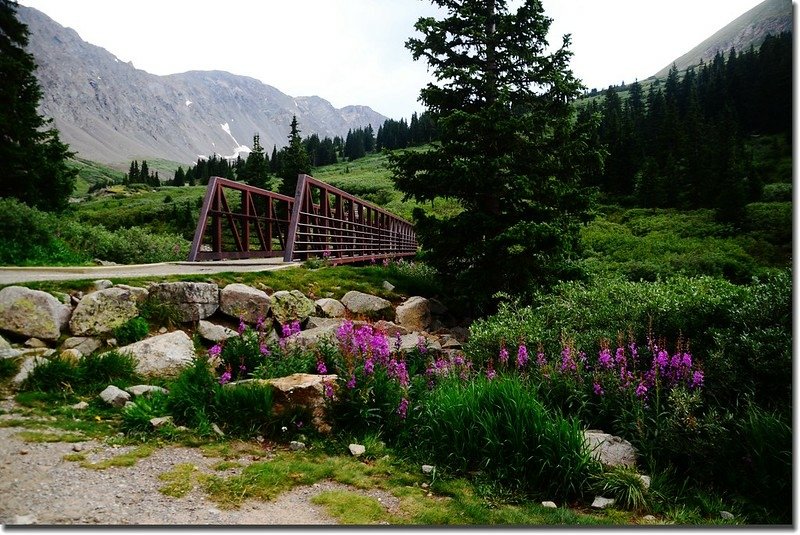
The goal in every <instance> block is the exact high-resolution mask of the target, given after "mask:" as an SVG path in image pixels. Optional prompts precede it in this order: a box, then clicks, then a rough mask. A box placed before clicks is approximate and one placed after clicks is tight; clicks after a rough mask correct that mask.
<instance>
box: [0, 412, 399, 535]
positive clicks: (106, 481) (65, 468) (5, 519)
mask: <svg viewBox="0 0 800 535" xmlns="http://www.w3.org/2000/svg"><path fill="white" fill-rule="evenodd" d="M0 407H2V408H3V409H5V410H6V411H9V410H13V408H14V407H13V402H12V401H10V400H4V401H2V403H0ZM11 417H16V418H18V417H19V415H14V414H8V413H7V414H3V415H2V418H3V419H8V418H11ZM20 431H22V429H21V428H14V427H4V428H0V523H2V524H4V525H6V524H9V525H11V524H36V525H50V526H63V525H69V526H81V525H142V526H144V525H158V526H180V525H212V526H226V525H273V526H275V525H280V526H293V525H315V524H316V525H320V524H336V523H337V522H336V520H335V519H334V518H332V517H331V516H329V515H328V514H327V513H326V512H325V511H324V510H323V508H322V507H320V506H317V505H314V504H312V503H311V498H312V497H314V496H315V495H317V494H319V493H321V492H323V491H328V490H334V489H342V490H349V491H352V492H359V493H362V494H364V495H368V496H371V497H373V498H375V499H379V500H380V501H381V503H383V504H384V505H385V506H386V507H387V508H389V510H393V509H395V508H396V507H397V499H396V498H395V497H393V496H392V495H391V494H388V493H386V492H383V491H379V490H372V491H368V492H365V491H361V490H357V489H355V488H352V487H348V486H346V485H341V484H338V483H335V482H331V481H325V482H320V483H317V484H314V485H311V486H304V487H296V488H294V489H293V490H291V491H289V492H285V493H283V494H281V495H280V496H278V497H277V498H276V499H275V500H274V501H271V502H262V501H256V500H249V501H247V502H245V503H244V504H243V505H242V507H241V508H239V509H234V510H222V509H219V508H218V507H217V506H216V504H215V503H214V502H212V501H210V500H208V499H206V497H205V496H204V495H203V493H202V491H201V490H200V489H197V488H195V489H194V490H192V491H191V492H190V493H189V494H187V495H186V496H184V497H182V498H173V497H170V496H165V495H163V494H161V493H160V492H159V490H158V489H159V488H160V487H162V486H163V485H164V482H163V481H161V480H159V479H158V476H159V474H162V473H164V472H168V471H170V470H171V469H172V468H174V467H175V466H176V465H179V464H184V463H191V464H193V465H195V466H197V467H198V469H199V470H203V471H205V472H208V473H216V474H226V473H224V472H223V473H220V472H214V471H213V470H212V468H211V466H212V465H214V464H216V463H218V462H219V461H220V459H219V458H207V457H203V456H202V455H201V454H200V452H199V451H198V450H196V449H192V448H183V447H171V446H170V447H164V448H161V449H159V450H157V451H156V452H154V453H153V454H152V455H151V456H150V457H147V458H145V459H141V460H139V461H138V462H137V463H136V464H135V465H134V466H132V467H111V468H108V469H105V470H92V469H86V468H82V467H80V466H79V465H78V463H75V462H70V461H65V460H64V459H63V456H64V455H67V454H70V453H74V452H75V451H81V452H82V453H86V454H87V460H90V461H97V460H100V459H103V458H107V457H109V456H116V455H119V454H120V453H122V452H124V451H125V449H124V448H120V447H117V448H114V447H113V446H111V445H108V444H104V443H101V442H97V441H87V442H79V443H65V442H54V443H26V442H24V441H22V440H20V439H19V437H17V436H16V435H17V434H18V433H19V432H20ZM238 462H239V463H240V464H243V465H244V464H246V463H248V462H251V461H249V460H248V459H247V458H242V459H239V460H238ZM233 473H235V470H231V471H230V472H229V473H227V475H230V474H233Z"/></svg>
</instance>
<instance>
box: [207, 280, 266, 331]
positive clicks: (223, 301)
mask: <svg viewBox="0 0 800 535" xmlns="http://www.w3.org/2000/svg"><path fill="white" fill-rule="evenodd" d="M219 308H220V310H222V312H224V313H225V314H227V315H228V316H231V317H233V318H237V319H241V320H243V321H244V322H245V323H251V324H254V323H256V322H258V320H259V319H260V320H261V321H263V320H264V318H266V317H267V315H268V314H269V310H270V297H269V296H268V295H267V293H266V292H264V291H262V290H256V289H255V288H253V287H251V286H247V285H246V284H238V283H233V284H228V285H227V286H225V287H224V288H223V289H222V290H220V292H219Z"/></svg>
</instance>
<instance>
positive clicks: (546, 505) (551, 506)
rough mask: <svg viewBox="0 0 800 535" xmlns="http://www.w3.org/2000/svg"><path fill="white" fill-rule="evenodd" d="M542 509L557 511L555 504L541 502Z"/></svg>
mask: <svg viewBox="0 0 800 535" xmlns="http://www.w3.org/2000/svg"><path fill="white" fill-rule="evenodd" d="M542 507H547V508H548V509H558V506H557V505H556V502H542Z"/></svg>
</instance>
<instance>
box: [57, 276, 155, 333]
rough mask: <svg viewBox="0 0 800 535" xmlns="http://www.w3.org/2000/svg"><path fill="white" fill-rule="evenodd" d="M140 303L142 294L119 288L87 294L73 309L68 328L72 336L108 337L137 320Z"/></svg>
mask: <svg viewBox="0 0 800 535" xmlns="http://www.w3.org/2000/svg"><path fill="white" fill-rule="evenodd" d="M142 302H143V299H142V294H137V293H134V292H131V291H130V290H126V289H124V288H119V287H111V288H106V289H105V290H98V291H96V292H92V293H88V294H86V295H85V296H83V299H81V301H80V303H78V306H76V307H75V311H74V312H73V313H72V318H71V319H70V320H69V328H70V330H71V331H72V334H74V335H75V336H99V335H103V334H108V333H110V332H111V331H113V330H114V329H115V328H117V327H119V326H120V325H122V324H123V323H125V322H126V321H128V320H130V319H133V318H135V317H136V316H138V315H139V305H140V304H141V303H142Z"/></svg>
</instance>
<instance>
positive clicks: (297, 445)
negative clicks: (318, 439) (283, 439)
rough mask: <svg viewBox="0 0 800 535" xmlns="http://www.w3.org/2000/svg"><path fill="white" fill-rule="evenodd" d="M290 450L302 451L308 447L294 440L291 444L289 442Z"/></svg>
mask: <svg viewBox="0 0 800 535" xmlns="http://www.w3.org/2000/svg"><path fill="white" fill-rule="evenodd" d="M289 449H290V450H292V451H301V450H304V449H306V445H305V443H303V442H299V441H297V440H292V441H291V442H289Z"/></svg>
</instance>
